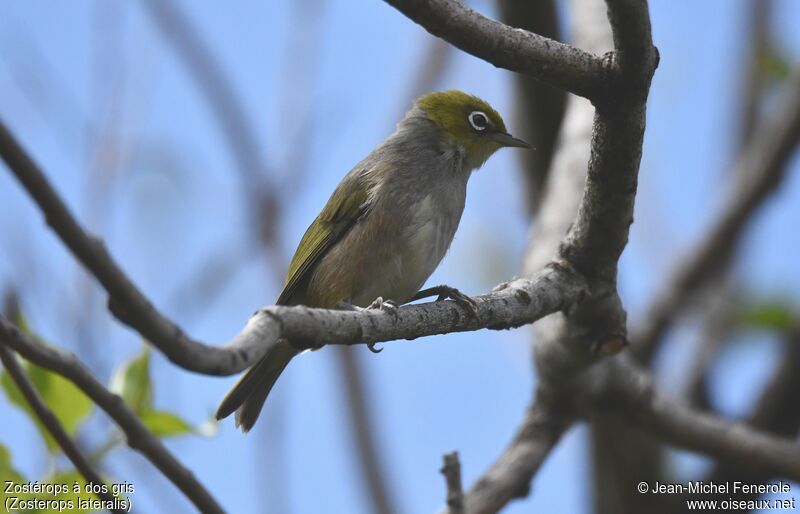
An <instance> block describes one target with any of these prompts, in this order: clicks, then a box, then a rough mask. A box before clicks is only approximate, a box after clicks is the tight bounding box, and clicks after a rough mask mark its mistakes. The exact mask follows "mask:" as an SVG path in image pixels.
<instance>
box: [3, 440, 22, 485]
mask: <svg viewBox="0 0 800 514" xmlns="http://www.w3.org/2000/svg"><path fill="white" fill-rule="evenodd" d="M6 480H11V481H12V482H14V483H21V482H25V477H23V476H22V473H20V472H19V471H17V470H16V469H14V466H13V465H12V464H11V452H9V451H8V448H6V447H5V446H4V445H2V444H0V485H5V481H6ZM4 490H5V487H0V494H3V493H2V491H4ZM0 498H3V499H5V497H4V496H0Z"/></svg>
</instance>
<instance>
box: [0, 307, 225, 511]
mask: <svg viewBox="0 0 800 514" xmlns="http://www.w3.org/2000/svg"><path fill="white" fill-rule="evenodd" d="M0 345H5V346H8V347H10V348H12V349H13V350H14V351H16V352H17V353H19V354H20V355H22V356H23V357H25V358H26V359H28V360H29V361H31V362H33V363H35V364H38V365H39V366H42V367H43V368H47V369H49V370H50V371H53V372H55V373H58V374H59V375H62V376H64V377H66V378H67V379H69V380H71V381H72V382H73V383H74V384H75V385H76V386H78V387H79V388H80V389H81V391H83V392H84V393H85V394H86V395H87V396H88V397H89V398H91V399H92V400H93V401H94V403H96V404H97V405H98V406H99V407H100V408H101V409H103V410H104V411H105V412H106V413H107V414H108V415H109V416H111V418H112V419H113V420H114V422H116V423H117V425H119V427H120V428H121V429H122V431H123V432H124V433H125V436H126V438H127V442H128V446H130V447H131V448H133V449H134V450H137V451H139V452H140V453H141V454H142V455H144V456H145V457H146V458H147V459H148V460H149V461H150V462H151V463H152V464H153V465H154V466H155V467H156V468H158V469H159V470H160V471H161V473H162V474H163V475H164V476H165V477H167V478H168V479H169V480H170V481H171V482H172V483H173V484H175V486H176V487H177V488H178V489H180V490H181V492H183V494H184V495H186V497H187V498H188V499H189V500H190V501H191V502H192V503H194V505H195V506H196V507H197V508H198V509H199V510H200V511H201V512H209V513H223V512H224V511H223V510H222V507H220V506H219V504H218V503H217V502H216V500H215V499H214V498H213V497H212V496H211V495H210V494H209V493H208V491H206V489H205V488H204V487H203V485H202V484H201V483H200V482H198V481H197V479H195V477H194V475H193V474H192V472H191V471H190V470H189V469H187V468H185V467H184V466H183V465H182V464H181V463H180V462H178V461H177V460H176V459H175V457H173V456H172V454H171V453H170V452H169V450H167V449H166V447H165V446H164V445H163V444H162V443H161V441H160V440H159V439H158V438H157V437H156V436H155V435H153V434H152V433H151V432H150V431H149V430H148V429H147V427H145V426H144V425H143V424H142V422H141V420H140V419H139V418H138V417H137V416H136V414H135V413H134V412H133V411H132V410H131V409H130V408H129V407H128V406H127V405H126V404H125V403H124V402H123V401H122V399H121V398H120V397H119V396H117V395H115V394H113V393H111V392H110V391H109V390H108V389H106V388H105V387H104V386H103V384H101V383H100V382H98V381H97V379H95V378H94V375H92V373H91V372H90V371H89V370H88V369H86V368H85V367H84V366H83V364H82V363H81V362H80V361H79V360H78V358H77V357H75V355H73V354H71V353H68V352H65V351H63V350H61V349H59V348H55V347H49V346H44V345H42V344H39V343H37V342H36V341H33V340H32V339H30V338H29V337H28V336H26V335H25V334H23V333H22V332H20V331H19V330H18V329H17V328H16V327H15V326H14V325H12V324H11V323H9V322H8V320H6V318H5V317H3V316H0Z"/></svg>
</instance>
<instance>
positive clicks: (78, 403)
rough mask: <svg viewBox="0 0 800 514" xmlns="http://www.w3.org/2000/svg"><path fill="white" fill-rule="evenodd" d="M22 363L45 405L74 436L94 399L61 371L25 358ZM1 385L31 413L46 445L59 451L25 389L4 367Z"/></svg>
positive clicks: (14, 400)
mask: <svg viewBox="0 0 800 514" xmlns="http://www.w3.org/2000/svg"><path fill="white" fill-rule="evenodd" d="M21 363H22V367H23V369H24V371H25V373H26V374H27V375H28V378H29V379H30V381H31V383H33V386H34V388H35V389H36V391H38V393H39V395H40V396H41V397H42V400H43V401H44V403H45V405H47V407H48V408H49V409H50V410H51V411H52V412H53V414H54V415H55V416H56V418H57V419H58V421H59V423H61V425H62V426H63V427H64V430H65V431H66V432H67V434H69V435H75V432H76V431H77V430H78V427H79V426H80V425H81V424H82V423H84V422H85V421H86V419H87V416H88V415H89V413H90V412H91V410H92V406H93V403H92V401H91V400H90V399H89V397H87V396H86V395H85V394H83V391H81V390H80V389H78V387H77V386H76V385H75V384H73V383H72V382H70V381H69V380H67V379H66V378H64V377H62V376H61V375H59V374H58V373H54V372H52V371H50V370H47V369H45V368H42V367H41V366H37V365H36V364H33V363H31V362H28V361H25V360H21ZM0 386H2V389H3V390H4V391H5V393H6V396H8V399H9V401H11V403H12V404H14V405H16V406H17V407H19V408H20V409H22V410H23V411H24V412H25V413H26V414H28V416H29V417H30V418H31V419H32V420H33V422H34V423H35V424H36V427H37V428H38V429H39V431H40V432H41V433H42V437H43V438H44V440H45V443H46V444H47V449H48V450H49V451H50V452H53V453H55V452H56V451H58V450H59V446H58V444H57V443H56V442H55V440H54V439H53V438H52V436H50V433H49V432H48V431H47V429H46V428H45V427H44V425H43V424H42V422H41V421H40V420H39V417H38V416H37V415H36V413H34V411H33V409H32V408H31V406H30V405H29V404H28V402H27V400H25V397H24V396H23V395H22V391H20V390H19V388H18V387H17V384H16V383H15V382H14V381H13V380H12V378H11V376H10V375H9V374H8V372H7V371H5V370H3V372H2V374H1V375H0Z"/></svg>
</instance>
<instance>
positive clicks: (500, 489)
mask: <svg viewBox="0 0 800 514" xmlns="http://www.w3.org/2000/svg"><path fill="white" fill-rule="evenodd" d="M608 12H609V14H608V17H609V20H610V22H611V25H612V29H613V31H614V33H615V37H614V41H615V44H616V51H617V57H615V60H616V65H618V66H619V67H620V68H619V69H620V70H621V73H622V77H624V83H623V81H619V82H615V87H617V88H618V89H615V90H614V91H609V92H608V94H607V96H606V97H605V98H604V99H602V101H599V100H598V99H597V98H595V105H596V108H597V110H596V112H595V114H594V120H593V129H592V138H591V148H590V149H589V154H590V156H589V169H588V172H585V171H584V170H585V167H584V166H585V165H584V164H582V163H580V162H579V159H581V158H582V159H585V158H586V157H585V156H586V153H584V151H583V150H585V149H586V146H587V143H588V135H589V130H588V126H589V124H590V123H592V122H590V121H589V118H588V114H589V113H587V112H586V111H587V109H588V106H586V105H582V104H581V103H580V102H578V101H573V103H572V104H571V105H570V107H569V108H568V113H567V116H566V120H565V123H564V126H563V129H562V130H563V132H562V136H561V142H560V145H561V147H560V148H559V152H558V153H557V155H556V157H555V159H554V166H556V167H559V166H563V167H564V168H565V169H566V170H568V171H569V173H566V174H559V173H557V172H556V173H551V174H550V180H551V181H552V182H551V183H549V184H547V193H548V194H547V196H546V197H545V199H544V204H543V205H542V208H541V210H540V217H539V219H538V226H537V231H538V232H537V233H536V235H535V237H534V238H533V239H532V241H533V242H532V244H531V245H529V252H528V255H526V262H525V269H526V271H527V272H528V273H531V272H532V271H533V270H536V269H538V268H539V267H540V266H541V265H543V264H544V263H545V262H547V261H548V260H549V258H550V256H552V255H553V254H554V253H557V255H558V262H560V263H563V265H564V267H566V268H567V269H576V270H577V271H578V274H579V275H581V276H585V277H586V278H587V280H588V282H589V288H590V294H589V296H588V297H587V298H586V299H584V300H583V301H582V302H580V303H579V304H577V305H575V306H574V307H573V308H572V309H569V311H568V312H567V313H566V315H555V316H551V317H549V318H547V320H544V321H543V322H541V323H539V324H538V325H537V326H536V327H537V328H536V335H537V337H536V344H535V353H536V367H537V370H538V375H537V376H538V379H539V393H538V394H537V401H536V402H535V403H534V407H533V408H532V414H530V415H529V416H527V417H526V419H525V423H524V426H523V429H522V431H521V433H520V435H518V436H517V438H516V439H515V440H514V441H512V443H511V445H510V446H509V447H508V448H507V449H506V450H505V451H504V452H503V454H502V455H501V457H500V459H499V460H498V461H497V463H496V464H495V465H494V466H493V467H492V469H490V471H489V472H488V473H487V474H486V475H485V476H484V478H482V479H481V480H479V481H478V483H477V484H476V485H475V487H474V488H473V490H471V491H470V493H468V496H467V506H468V507H467V510H468V511H469V512H473V506H474V509H475V510H474V511H475V512H497V511H498V510H499V509H500V508H501V507H502V506H504V505H505V504H506V503H507V502H508V501H510V500H512V499H513V498H516V497H520V496H525V495H526V494H527V492H528V489H529V487H530V480H531V479H532V478H533V476H534V474H535V473H536V471H537V470H538V468H539V465H540V464H541V462H542V461H543V460H544V458H545V457H546V456H547V455H548V454H549V452H550V451H551V449H552V448H553V446H554V445H555V444H556V442H557V441H558V438H559V437H560V435H561V434H562V433H563V432H564V431H565V430H566V429H567V428H568V427H569V425H570V423H571V419H572V414H571V410H570V403H571V402H570V401H569V400H568V398H569V397H570V391H571V388H572V384H571V383H572V382H574V380H573V379H574V377H576V376H578V375H579V373H580V372H581V371H583V370H585V369H586V368H587V367H588V366H590V365H591V364H593V363H595V362H597V361H598V359H599V358H600V357H601V356H602V355H603V354H604V353H607V352H608V353H613V352H615V351H618V350H619V349H620V347H621V344H622V343H623V342H624V338H625V333H626V327H625V311H624V310H623V309H622V305H621V303H620V301H619V297H618V295H617V293H616V268H617V261H618V259H619V256H620V254H621V252H622V249H623V248H624V246H625V244H626V243H627V238H628V229H629V226H630V224H631V222H632V220H633V204H634V198H635V195H636V182H637V174H638V170H639V162H640V160H641V152H642V140H643V135H644V124H645V106H646V101H647V95H648V91H649V85H650V79H651V77H652V75H653V72H654V71H655V67H656V65H657V61H658V54H657V51H656V49H655V47H654V46H653V44H652V40H651V37H650V22H649V15H648V11H647V5H646V3H644V2H641V1H635V0H630V1H627V0H621V1H609V2H608ZM575 15H576V18H578V20H579V23H578V28H576V30H575V32H576V37H577V38H579V39H580V40H581V41H582V42H584V43H588V45H589V46H591V47H592V50H597V49H599V48H602V47H603V46H604V45H605V44H606V40H607V39H608V38H607V34H608V31H607V29H606V30H603V29H598V28H597V26H598V24H597V21H598V19H602V17H603V15H604V13H603V9H602V5H601V4H599V2H597V3H591V4H589V5H587V4H586V3H583V2H581V3H580V5H578V6H577V9H575ZM629 24H635V25H636V26H635V27H630V26H629ZM606 26H607V25H606ZM565 150H568V151H569V153H567V151H565ZM575 150H577V151H575ZM583 162H584V163H585V161H583ZM556 171H557V170H556ZM584 176H585V185H583V178H584ZM582 185H583V187H581V186H582ZM561 191H564V192H565V193H566V194H565V195H561V194H558V193H560V192H561ZM581 191H583V196H582V197H581V200H580V202H579V204H577V206H576V203H577V202H576V199H577V198H578V197H579V195H580V194H581ZM576 207H577V217H576V215H575V209H576ZM572 220H574V223H572V224H571V225H570V221H572ZM566 231H568V232H567V235H566V238H563V236H564V233H565V232H566ZM562 238H563V240H562ZM559 240H562V241H563V242H562V243H561V246H560V249H558V250H557V249H556V245H557V242H558V241H559ZM547 398H550V399H552V398H557V399H558V400H555V401H553V400H550V401H547V403H546V404H544V403H543V402H545V399H547ZM544 405H546V406H547V408H545V407H544ZM556 406H557V407H556ZM556 408H557V409H560V410H561V411H562V412H561V413H560V414H556V412H558V411H557V410H556ZM520 455H523V456H524V460H522V459H519V456H520ZM472 502H475V503H472Z"/></svg>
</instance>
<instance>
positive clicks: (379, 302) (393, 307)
mask: <svg viewBox="0 0 800 514" xmlns="http://www.w3.org/2000/svg"><path fill="white" fill-rule="evenodd" d="M367 309H380V310H382V311H383V312H386V313H388V314H391V315H393V316H397V309H398V306H397V303H395V302H393V301H392V300H384V299H383V297H382V296H379V297H377V298H375V300H374V301H373V302H372V303H371V304H369V306H367Z"/></svg>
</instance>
